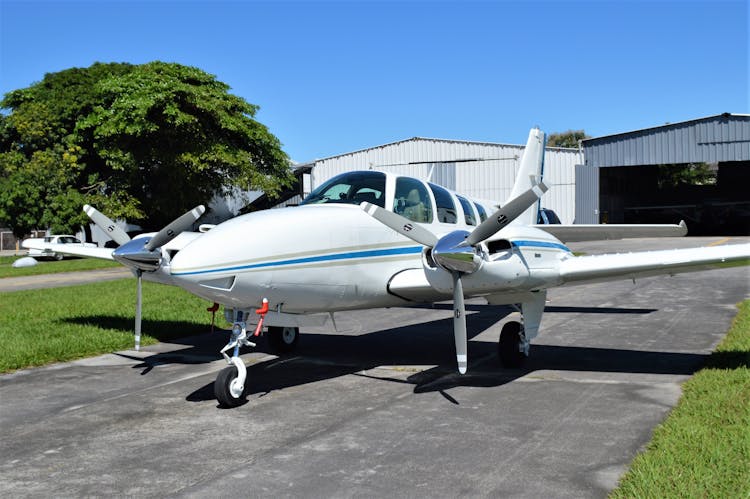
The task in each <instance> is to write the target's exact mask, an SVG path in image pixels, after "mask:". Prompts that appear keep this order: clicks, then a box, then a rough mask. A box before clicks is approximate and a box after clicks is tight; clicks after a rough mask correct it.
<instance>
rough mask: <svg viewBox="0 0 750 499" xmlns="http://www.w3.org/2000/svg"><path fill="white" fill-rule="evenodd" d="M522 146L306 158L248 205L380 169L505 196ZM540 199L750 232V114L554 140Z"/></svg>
mask: <svg viewBox="0 0 750 499" xmlns="http://www.w3.org/2000/svg"><path fill="white" fill-rule="evenodd" d="M523 149H524V147H523V146H519V145H509V144H500V143H487V142H470V141H460V140H441V139H429V138H422V137H415V138H412V139H407V140H402V141H399V142H393V143H390V144H385V145H381V146H376V147H371V148H368V149H363V150H360V151H355V152H351V153H346V154H341V155H337V156H333V157H330V158H325V159H320V160H316V161H313V162H310V163H306V164H304V165H298V166H297V169H296V172H297V176H298V179H299V182H298V185H297V186H295V188H294V189H292V190H290V191H288V192H286V193H284V194H283V195H282V198H281V199H275V200H268V199H267V198H265V196H261V198H259V199H257V200H256V201H254V202H253V203H252V204H251V206H249V207H248V208H249V210H246V211H254V210H258V209H264V208H273V207H281V206H289V205H296V204H297V203H299V201H300V200H301V198H302V197H303V196H304V195H306V194H308V193H309V192H310V191H311V190H312V189H314V188H315V187H316V186H318V185H320V184H321V183H323V182H325V181H326V180H328V179H329V178H331V177H333V176H335V175H338V174H339V173H343V172H346V171H352V170H371V169H372V170H380V171H389V172H393V173H399V174H403V175H410V176H413V177H417V178H422V179H426V178H427V177H428V175H429V173H430V171H432V176H431V180H432V181H433V182H434V183H437V184H440V185H443V186H444V187H447V188H449V189H453V190H455V191H457V192H460V193H462V194H466V195H468V196H472V197H474V198H477V199H481V200H488V201H493V202H502V201H505V200H506V199H507V197H508V194H509V193H510V190H511V188H512V186H513V181H514V179H515V175H516V172H517V171H518V167H519V164H520V158H521V156H522V155H523ZM544 180H545V183H547V184H548V185H549V186H550V190H549V191H548V192H547V194H546V195H545V197H544V199H543V202H542V206H543V207H545V208H550V209H552V210H554V211H555V212H557V214H558V216H559V217H560V220H561V221H562V223H676V222H679V221H680V220H681V219H684V220H685V221H686V222H687V223H688V227H689V229H690V233H691V234H693V235H696V234H748V233H750V195H748V192H747V189H748V186H750V115H743V114H728V113H725V114H721V115H716V116H709V117H706V118H699V119H695V120H690V121H685V122H680V123H672V124H667V125H663V126H659V127H653V128H647V129H643V130H637V131H633V132H627V133H621V134H616V135H608V136H605V137H597V138H593V139H588V140H584V141H583V142H582V148H581V149H563V148H547V149H546V153H545V163H544Z"/></svg>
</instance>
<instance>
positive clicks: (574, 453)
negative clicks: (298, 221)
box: [0, 238, 750, 498]
mask: <svg viewBox="0 0 750 499" xmlns="http://www.w3.org/2000/svg"><path fill="white" fill-rule="evenodd" d="M720 239H721V238H708V239H702V240H696V239H679V240H675V239H669V240H637V241H628V242H626V243H623V242H619V241H615V242H607V243H586V244H576V245H571V246H573V249H574V250H576V251H586V252H588V253H596V252H603V251H612V250H614V249H619V250H621V251H631V250H632V251H635V250H640V249H646V248H652V249H661V248H675V247H686V246H699V245H702V244H710V243H715V242H718V241H719V240H720ZM747 240H748V238H733V239H732V240H730V241H728V242H729V243H733V242H746V241H747ZM722 242H724V243H726V242H727V241H722ZM749 283H750V270H749V269H748V267H743V268H725V269H719V270H714V271H710V272H699V273H692V274H681V275H678V276H675V277H669V278H660V277H655V278H648V279H642V280H637V281H636V282H635V283H633V282H632V281H617V282H611V283H601V284H592V285H587V286H577V287H570V288H558V289H554V290H551V291H550V293H549V295H548V299H549V303H548V304H547V308H546V312H547V313H546V314H545V317H544V320H543V322H542V329H541V334H540V336H539V337H538V338H537V339H536V340H535V341H534V343H533V346H532V350H531V357H530V359H529V361H528V363H527V365H526V366H525V368H524V369H515V370H514V369H503V368H501V367H499V366H498V363H497V356H496V351H497V339H498V336H499V333H500V329H501V327H502V324H503V322H504V321H506V320H508V319H509V314H511V313H512V310H511V309H509V308H506V307H489V306H485V305H480V303H481V300H471V301H469V302H467V308H468V315H467V320H468V329H469V337H470V339H471V341H470V342H469V359H470V361H469V371H468V373H467V374H466V375H463V376H461V375H458V374H457V373H456V372H455V355H454V353H455V352H454V346H453V336H452V310H451V306H450V304H445V305H437V306H435V307H414V308H392V309H378V310H369V311H361V312H348V313H338V314H336V323H337V325H338V328H339V331H333V330H332V328H331V327H330V326H328V327H319V328H310V329H307V330H305V331H303V336H302V337H301V339H300V342H299V346H298V350H297V351H296V352H295V353H294V355H292V356H289V357H283V358H279V357H276V356H273V355H270V354H269V353H268V352H269V350H268V349H267V347H266V344H265V341H261V342H260V343H259V345H258V349H257V350H255V351H253V352H250V353H246V354H245V355H244V356H243V358H244V359H245V361H246V362H247V363H248V364H249V369H248V371H249V381H248V383H249V386H250V395H249V397H248V403H247V404H245V405H243V406H241V407H238V408H235V409H220V408H218V407H217V403H216V400H215V399H214V397H213V388H212V385H213V380H214V378H215V376H216V374H217V372H218V371H219V370H220V369H221V368H222V367H223V366H224V363H223V361H221V360H220V357H219V355H218V350H219V349H220V348H221V347H222V346H223V345H224V344H225V342H226V340H227V332H225V331H222V332H216V333H213V334H209V333H207V334H205V335H201V336H197V337H190V338H185V339H183V340H180V341H178V342H175V343H172V344H159V345H155V346H153V347H147V348H146V349H144V351H141V352H134V351H125V352H118V353H114V354H108V355H103V356H100V357H96V358H92V359H85V360H81V361H77V362H71V363H65V364H57V365H53V366H49V367H45V368H39V369H29V370H25V371H20V372H17V373H13V374H8V375H3V376H0V495H2V496H4V497H49V496H52V495H54V496H63V497H69V496H104V495H117V496H149V497H153V496H179V497H217V496H248V497H374V496H377V497H396V496H398V497H425V496H426V497H457V496H461V497H477V496H480V497H482V496H483V497H534V498H537V497H605V496H606V494H607V493H608V491H610V490H611V489H612V488H613V487H614V486H615V484H616V482H617V480H618V478H619V477H620V476H621V474H622V473H623V472H624V471H625V470H626V469H627V466H628V464H629V463H630V461H631V460H632V458H633V457H634V456H635V454H636V453H637V452H638V450H639V449H641V448H642V447H643V446H644V445H645V444H646V443H647V442H648V440H649V439H650V435H651V432H652V431H653V428H654V427H655V426H656V425H657V424H658V423H659V422H661V421H662V420H663V419H664V417H665V416H666V415H667V413H668V411H669V410H670V409H671V408H672V407H673V406H674V405H675V403H676V402H677V400H678V398H679V396H680V384H681V383H682V382H683V381H685V380H686V379H687V378H688V377H689V376H690V375H691V374H692V373H694V372H695V371H696V370H698V369H700V367H701V366H702V365H703V363H704V362H705V360H706V358H707V356H708V354H709V353H710V352H711V350H712V349H713V348H714V347H715V345H716V344H717V343H718V342H719V341H720V340H721V338H723V336H724V334H725V332H726V330H727V328H728V327H729V324H730V322H731V319H732V317H733V316H734V315H735V313H736V308H735V304H736V303H738V302H739V301H741V300H743V299H746V298H748V295H749V292H748V285H749ZM146 299H147V298H146ZM91 313H92V315H96V313H97V312H96V311H95V310H92V311H91Z"/></svg>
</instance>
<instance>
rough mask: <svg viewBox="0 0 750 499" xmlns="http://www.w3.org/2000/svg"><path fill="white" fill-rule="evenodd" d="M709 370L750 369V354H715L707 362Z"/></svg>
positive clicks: (734, 352) (733, 352)
mask: <svg viewBox="0 0 750 499" xmlns="http://www.w3.org/2000/svg"><path fill="white" fill-rule="evenodd" d="M706 368H707V369H741V368H746V369H750V352H741V351H740V352H738V351H730V352H713V353H712V354H711V355H710V357H709V358H708V360H707V361H706Z"/></svg>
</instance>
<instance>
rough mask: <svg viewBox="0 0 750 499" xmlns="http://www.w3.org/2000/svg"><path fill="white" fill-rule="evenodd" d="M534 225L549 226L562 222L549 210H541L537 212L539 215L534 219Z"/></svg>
mask: <svg viewBox="0 0 750 499" xmlns="http://www.w3.org/2000/svg"><path fill="white" fill-rule="evenodd" d="M536 223H537V224H539V225H549V224H559V223H562V222H560V219H559V218H558V217H557V213H555V212H554V211H552V210H550V209H549V208H542V209H541V210H539V215H538V216H537V217H536Z"/></svg>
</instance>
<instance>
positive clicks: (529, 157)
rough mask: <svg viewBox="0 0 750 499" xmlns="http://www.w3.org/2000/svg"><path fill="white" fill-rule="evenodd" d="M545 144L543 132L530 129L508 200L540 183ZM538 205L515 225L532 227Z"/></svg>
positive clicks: (530, 209)
mask: <svg viewBox="0 0 750 499" xmlns="http://www.w3.org/2000/svg"><path fill="white" fill-rule="evenodd" d="M545 144H546V141H545V137H544V132H542V131H541V130H540V129H538V128H532V129H531V131H530V132H529V140H528V141H527V142H526V149H525V150H524V153H523V157H522V158H521V167H520V168H519V170H518V175H516V182H515V183H514V184H513V190H512V191H511V193H510V197H509V198H508V199H513V198H515V197H516V196H519V195H521V194H523V193H524V192H525V191H527V190H529V189H531V188H532V187H533V186H534V185H535V184H536V183H537V182H541V180H542V173H543V171H544V146H545ZM538 212H539V204H538V203H537V204H534V206H531V207H530V208H529V209H527V210H526V211H524V212H523V213H522V214H521V215H520V216H519V217H518V218H516V220H515V221H514V222H515V223H520V224H524V225H534V224H535V223H536V218H537V214H538Z"/></svg>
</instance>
